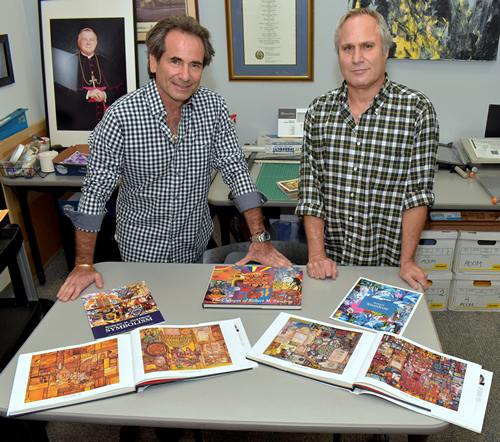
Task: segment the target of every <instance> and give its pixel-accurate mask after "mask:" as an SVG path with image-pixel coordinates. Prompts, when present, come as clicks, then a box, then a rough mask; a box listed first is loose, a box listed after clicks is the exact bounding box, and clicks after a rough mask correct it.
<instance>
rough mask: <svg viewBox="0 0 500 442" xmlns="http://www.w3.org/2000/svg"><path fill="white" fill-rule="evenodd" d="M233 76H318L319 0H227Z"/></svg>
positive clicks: (264, 78) (283, 78)
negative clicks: (316, 35)
mask: <svg viewBox="0 0 500 442" xmlns="http://www.w3.org/2000/svg"><path fill="white" fill-rule="evenodd" d="M225 1H226V28H227V48H228V49H227V50H228V67H229V80H230V81H313V80H314V74H313V70H314V44H313V42H314V0H269V1H266V2H259V1H255V0H225Z"/></svg>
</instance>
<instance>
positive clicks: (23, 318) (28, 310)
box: [0, 224, 53, 372]
mask: <svg viewBox="0 0 500 442" xmlns="http://www.w3.org/2000/svg"><path fill="white" fill-rule="evenodd" d="M7 267H8V268H9V273H10V280H11V284H12V289H13V292H14V296H9V297H1V298H0V336H2V339H1V340H0V372H1V371H2V370H3V369H4V368H5V366H6V365H7V364H8V362H9V361H10V360H11V358H12V357H13V356H14V355H15V354H16V352H17V351H18V350H19V348H20V347H21V345H22V344H23V343H24V341H25V340H26V339H27V338H28V336H29V335H30V334H31V332H32V331H33V330H34V329H35V327H36V326H37V325H38V323H39V322H40V320H41V319H42V317H43V316H44V314H45V313H46V312H47V311H48V310H49V309H50V307H51V306H52V304H53V301H50V300H46V299H44V300H39V299H38V297H37V295H36V290H35V286H34V284H33V279H32V276H31V271H30V269H29V264H28V260H27V257H26V251H25V249H24V242H23V235H22V232H21V229H20V227H19V226H18V225H16V224H7V225H5V226H4V227H0V273H1V272H3V271H4V269H5V268H7ZM7 287H9V286H7ZM4 290H7V288H6V289H4Z"/></svg>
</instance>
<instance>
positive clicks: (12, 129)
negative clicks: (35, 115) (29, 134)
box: [0, 108, 28, 140]
mask: <svg viewBox="0 0 500 442" xmlns="http://www.w3.org/2000/svg"><path fill="white" fill-rule="evenodd" d="M27 110H28V109H22V108H19V109H16V110H15V111H14V112H11V113H10V114H9V115H7V116H6V117H5V118H2V119H1V120H0V140H5V139H6V138H9V137H10V136H12V135H14V134H17V133H18V132H21V131H22V130H24V129H27V127H28V122H27V121H26V111H27Z"/></svg>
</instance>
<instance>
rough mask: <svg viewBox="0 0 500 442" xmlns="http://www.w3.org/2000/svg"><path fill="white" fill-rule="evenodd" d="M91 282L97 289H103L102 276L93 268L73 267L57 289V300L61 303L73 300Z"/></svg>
mask: <svg viewBox="0 0 500 442" xmlns="http://www.w3.org/2000/svg"><path fill="white" fill-rule="evenodd" d="M93 282H95V284H96V286H97V288H98V289H102V288H103V287H104V281H103V279H102V275H101V274H100V273H99V272H98V271H97V270H96V269H94V267H75V268H74V269H73V270H72V272H71V273H70V274H69V275H68V277H67V278H66V281H65V282H64V284H63V285H62V287H61V288H60V289H59V292H58V293H57V299H59V300H60V301H63V302H66V301H69V300H70V299H71V300H75V299H77V298H78V296H80V293H82V291H83V290H84V289H86V288H87V287H88V286H89V285H90V284H92V283H93Z"/></svg>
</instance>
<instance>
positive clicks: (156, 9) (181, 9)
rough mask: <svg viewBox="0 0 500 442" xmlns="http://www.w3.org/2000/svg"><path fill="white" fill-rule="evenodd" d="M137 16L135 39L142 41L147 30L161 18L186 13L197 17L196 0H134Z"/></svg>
mask: <svg viewBox="0 0 500 442" xmlns="http://www.w3.org/2000/svg"><path fill="white" fill-rule="evenodd" d="M134 1H135V14H136V18H137V41H138V42H139V43H143V42H144V41H145V40H146V35H147V33H148V31H149V30H150V29H151V28H152V27H153V26H154V25H155V24H156V23H158V22H159V21H160V20H161V19H162V18H165V17H170V16H172V15H188V16H190V17H193V18H195V19H196V20H199V18H198V0H134Z"/></svg>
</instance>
